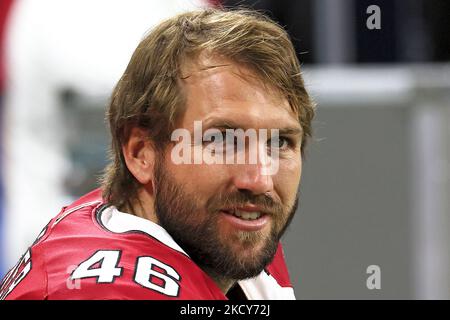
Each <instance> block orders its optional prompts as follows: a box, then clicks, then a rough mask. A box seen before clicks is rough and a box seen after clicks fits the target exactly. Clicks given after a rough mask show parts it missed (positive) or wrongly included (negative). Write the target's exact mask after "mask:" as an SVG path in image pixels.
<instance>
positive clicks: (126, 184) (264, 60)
mask: <svg viewBox="0 0 450 320" xmlns="http://www.w3.org/2000/svg"><path fill="white" fill-rule="evenodd" d="M205 50H206V51H208V52H210V53H212V54H218V55H220V56H221V57H225V58H227V59H229V60H231V61H233V62H235V63H238V64H241V65H244V66H246V67H248V68H250V69H251V70H252V71H253V72H254V73H255V74H256V76H257V77H258V78H259V79H260V80H262V82H263V83H265V84H266V85H268V86H270V87H272V88H274V89H276V90H278V91H279V92H280V94H281V95H282V96H284V97H285V98H286V99H287V100H288V102H289V104H290V107H291V108H292V110H293V111H294V112H295V114H297V115H298V119H299V122H300V125H301V126H302V128H303V142H302V146H301V150H302V155H303V154H304V148H305V145H306V142H307V140H308V138H310V137H311V121H312V119H313V117H314V105H313V103H312V101H311V99H310V97H309V95H308V93H307V92H306V90H305V87H304V83H303V79H302V76H301V73H300V64H299V61H298V59H297V56H296V53H295V50H294V47H293V45H292V42H291V40H290V39H289V36H288V34H287V33H286V31H285V30H284V29H283V28H282V27H280V26H279V25H278V24H276V23H275V22H273V21H272V20H270V19H269V18H268V17H266V16H265V15H263V14H260V13H258V12H255V11H250V10H225V9H207V10H201V11H193V12H188V13H183V14H180V15H178V16H175V17H173V18H171V19H168V20H165V21H164V22H162V23H160V24H159V25H158V26H156V27H155V28H154V29H152V31H151V32H150V33H149V34H148V35H147V36H146V37H145V38H144V39H143V40H142V41H141V43H140V44H139V46H138V47H137V49H136V50H135V52H134V54H133V56H132V58H131V60H130V62H129V64H128V67H127V69H126V71H125V73H124V74H123V76H122V78H121V79H120V80H119V82H118V83H117V85H116V87H115V89H114V91H113V93H112V97H111V102H110V104H109V107H108V110H107V120H108V122H109V127H110V131H111V138H112V146H111V151H110V156H111V163H110V164H109V165H108V166H107V168H106V169H105V173H104V175H103V177H102V189H103V196H104V198H105V199H106V200H107V201H108V202H109V203H111V204H113V205H115V206H117V207H119V208H120V207H123V206H128V205H130V204H131V203H132V201H134V200H135V199H136V194H137V190H138V188H139V183H138V181H137V180H136V179H135V178H134V176H133V175H132V174H131V172H130V171H129V170H128V168H127V166H126V164H125V160H124V156H123V154H122V145H123V144H124V143H126V142H127V140H128V138H129V132H130V129H131V128H133V127H136V126H137V127H141V128H145V129H146V130H148V132H149V137H150V139H151V141H153V142H154V145H155V147H156V148H157V149H158V151H161V150H162V149H163V147H164V146H165V145H167V143H168V142H169V140H170V134H171V132H172V131H173V129H175V128H174V125H175V121H176V120H177V119H178V118H179V116H180V115H181V114H182V112H183V109H184V96H183V93H182V90H181V87H180V81H179V79H180V77H181V68H182V66H183V62H185V61H187V60H194V61H195V59H196V57H198V56H199V54H200V53H202V52H204V51H205Z"/></svg>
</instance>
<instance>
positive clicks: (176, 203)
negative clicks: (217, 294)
mask: <svg viewBox="0 0 450 320" xmlns="http://www.w3.org/2000/svg"><path fill="white" fill-rule="evenodd" d="M154 177H155V186H156V188H155V213H156V216H157V218H158V220H159V224H160V225H161V226H162V227H163V228H164V229H165V230H166V231H167V232H168V233H169V234H170V235H171V236H172V238H173V239H174V240H175V241H176V242H177V243H178V244H179V245H180V246H181V248H183V250H184V251H186V253H187V254H188V255H189V256H190V258H191V259H192V260H193V261H194V262H195V263H196V264H197V265H198V266H199V267H200V268H201V269H202V270H203V271H205V272H206V273H208V274H209V275H210V276H212V277H214V278H216V279H233V280H243V279H247V278H252V277H255V276H257V275H258V274H259V273H261V271H262V270H263V269H264V268H265V267H266V266H267V265H268V264H269V263H270V262H271V261H272V260H273V258H274V256H275V253H276V251H277V248H278V242H279V240H280V238H281V236H282V235H283V234H284V232H285V231H286V229H287V227H288V226H289V224H290V222H291V221H292V219H293V217H294V215H295V212H296V209H297V206H298V196H296V198H295V201H294V203H293V204H292V205H291V206H284V205H282V204H281V203H279V202H277V201H275V200H274V199H273V198H272V197H271V196H269V195H266V194H264V195H254V194H252V193H251V192H250V191H248V190H244V191H240V190H239V191H236V192H234V193H228V194H217V195H215V196H212V197H211V198H210V199H208V200H207V201H206V203H202V201H201V200H200V199H199V197H198V196H197V195H196V193H195V192H190V191H189V188H188V187H187V185H183V184H180V183H177V182H176V180H175V179H174V178H173V177H172V176H171V175H170V173H169V172H168V170H166V169H165V167H164V165H162V162H159V161H158V163H157V164H156V166H155V176H154ZM249 203H251V204H255V205H258V206H259V207H261V208H262V211H264V212H265V213H266V214H270V216H271V222H272V223H271V228H270V231H269V232H263V231H262V230H260V231H252V232H247V231H235V232H233V233H232V234H231V235H228V236H227V237H226V238H224V237H223V236H222V237H221V234H220V228H219V218H220V210H221V209H223V208H232V207H234V208H236V207H239V206H243V205H245V204H249ZM266 231H267V230H266ZM256 249H258V250H256Z"/></svg>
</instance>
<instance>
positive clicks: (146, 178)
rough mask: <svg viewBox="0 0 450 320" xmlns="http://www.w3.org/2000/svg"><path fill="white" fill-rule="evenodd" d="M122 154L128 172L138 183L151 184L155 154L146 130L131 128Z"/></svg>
mask: <svg viewBox="0 0 450 320" xmlns="http://www.w3.org/2000/svg"><path fill="white" fill-rule="evenodd" d="M122 153H123V156H124V158H125V163H126V165H127V167H128V170H130V172H131V174H132V175H133V176H134V177H135V178H136V180H137V181H139V183H141V184H142V185H146V184H148V183H150V182H152V179H153V171H154V165H155V157H156V154H155V149H154V148H153V146H152V144H151V142H150V140H149V138H148V132H147V131H146V130H144V129H141V128H132V129H131V131H130V136H129V138H128V141H127V142H126V143H124V144H123V145H122Z"/></svg>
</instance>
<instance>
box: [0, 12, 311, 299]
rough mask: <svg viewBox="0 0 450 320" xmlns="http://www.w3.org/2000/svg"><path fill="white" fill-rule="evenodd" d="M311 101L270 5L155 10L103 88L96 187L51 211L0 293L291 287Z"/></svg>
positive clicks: (223, 293) (165, 295)
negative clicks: (103, 129) (106, 157)
mask: <svg viewBox="0 0 450 320" xmlns="http://www.w3.org/2000/svg"><path fill="white" fill-rule="evenodd" d="M313 115H314V110H313V105H312V102H311V101H310V98H309V96H308V94H307V92H306V90H305V88H304V84H303V80H302V77H301V74H300V67H299V62H298V60H297V58H296V55H295V51H294V49H293V47H292V43H291V41H290V40H289V37H288V36H287V34H286V32H285V31H284V30H283V29H282V28H280V27H279V26H278V25H276V24H275V23H274V22H272V21H271V20H269V19H268V18H266V17H264V16H262V15H260V14H257V13H255V12H248V11H224V10H205V11H196V12H190V13H185V14H181V15H179V16H176V17H174V18H172V19H169V20H166V21H165V22H163V23H161V24H160V25H159V26H157V27H156V28H155V29H154V30H153V31H152V32H151V33H150V34H149V35H148V36H147V37H145V38H144V39H143V41H142V42H141V43H140V44H139V46H138V48H137V49H136V51H135V52H134V54H133V56H132V58H131V61H130V63H129V65H128V67H127V69H126V71H125V73H124V75H123V76H122V78H121V79H120V81H119V83H118V84H117V86H116V88H115V90H114V92H113V95H112V99H111V103H110V105H109V108H108V112H107V118H108V120H109V125H110V129H111V136H112V150H111V157H112V161H111V164H110V165H109V166H108V168H107V169H106V171H105V175H104V178H103V183H102V188H101V190H95V191H93V192H91V193H90V194H88V195H86V196H84V197H83V198H81V199H79V200H78V201H76V202H75V203H74V204H72V205H70V206H68V207H65V208H63V210H62V211H61V213H60V214H59V215H58V216H56V217H55V218H54V219H52V220H51V221H50V223H49V224H48V225H47V227H46V228H44V230H43V231H42V232H41V234H40V235H39V236H38V238H37V240H36V241H35V242H34V244H33V245H32V246H31V247H30V249H29V250H28V251H27V252H26V253H25V254H24V256H23V257H22V259H21V260H20V261H19V263H18V264H17V265H16V267H15V268H14V269H12V270H11V271H10V272H9V273H8V274H7V276H6V277H5V279H4V280H3V283H2V286H1V288H0V298H2V299H5V298H6V299H227V298H228V299H233V298H238V299H293V298H295V297H294V293H293V290H292V286H291V285H290V281H289V277H288V273H287V269H286V265H285V262H284V257H283V253H282V248H281V245H280V244H279V240H280V238H281V236H282V234H283V233H284V231H285V229H286V227H287V226H288V225H289V222H290V221H291V219H292V217H293V215H294V213H295V211H296V208H297V203H298V199H297V189H298V187H299V183H300V177H301V168H302V156H303V154H304V148H305V145H306V141H307V139H308V138H309V137H310V136H311V121H312V118H313ZM255 132H257V135H255V136H257V139H253V137H254V136H252V133H255ZM242 133H244V135H242ZM199 135H200V137H201V138H200V139H198V136H199ZM192 136H194V139H190V137H192ZM242 136H243V139H240V138H242ZM181 137H183V139H180V138H181ZM223 137H225V138H224V139H222V138H223ZM230 137H231V139H230ZM247 141H248V143H246V142H247ZM242 142H244V144H242ZM223 152H225V154H224V153H223ZM255 152H256V158H255V157H254V156H255ZM242 156H243V157H242ZM242 158H243V159H244V161H243V162H242V161H239V160H242ZM180 159H181V160H182V161H180ZM255 159H256V161H255Z"/></svg>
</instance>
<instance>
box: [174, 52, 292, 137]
mask: <svg viewBox="0 0 450 320" xmlns="http://www.w3.org/2000/svg"><path fill="white" fill-rule="evenodd" d="M181 81H182V86H183V89H184V91H185V97H186V110H185V114H184V116H183V119H182V125H183V126H184V127H190V126H191V125H192V124H193V122H194V121H199V120H203V121H209V120H213V119H223V120H226V119H229V120H232V121H233V123H238V124H239V126H240V127H241V128H244V129H245V128H279V127H285V126H287V125H289V126H291V127H295V126H296V127H300V124H299V121H298V117H297V116H296V115H295V113H294V112H293V111H292V109H291V107H290V105H289V103H288V101H287V99H286V98H285V97H283V96H282V95H281V94H280V93H279V92H278V91H277V90H276V89H275V88H271V87H270V86H267V85H264V84H263V82H262V80H261V79H260V78H259V77H257V76H256V74H255V73H254V72H252V71H251V70H249V69H248V68H245V67H243V66H242V65H238V64H237V63H235V62H231V61H229V60H226V59H222V58H218V57H202V58H200V59H199V60H198V61H197V62H196V63H188V64H186V65H185V66H184V68H183V70H182V80H181Z"/></svg>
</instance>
